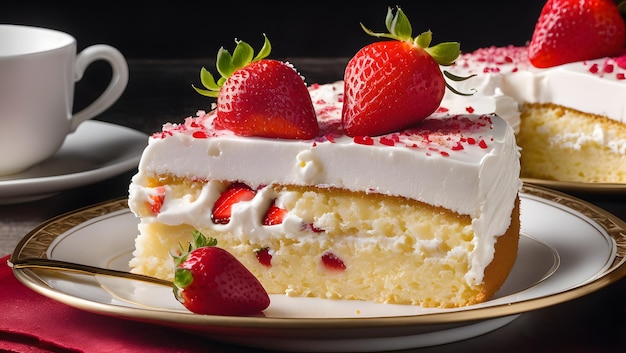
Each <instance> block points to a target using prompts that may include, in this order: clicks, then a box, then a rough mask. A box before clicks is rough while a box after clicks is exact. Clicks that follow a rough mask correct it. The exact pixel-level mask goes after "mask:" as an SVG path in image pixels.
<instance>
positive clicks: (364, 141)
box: [354, 136, 374, 146]
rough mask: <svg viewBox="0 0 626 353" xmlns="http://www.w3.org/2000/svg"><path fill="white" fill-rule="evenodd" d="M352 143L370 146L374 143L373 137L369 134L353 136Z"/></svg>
mask: <svg viewBox="0 0 626 353" xmlns="http://www.w3.org/2000/svg"><path fill="white" fill-rule="evenodd" d="M354 143H358V144H360V145H369V146H371V145H373V144H374V139H373V138H371V137H369V136H355V137H354Z"/></svg>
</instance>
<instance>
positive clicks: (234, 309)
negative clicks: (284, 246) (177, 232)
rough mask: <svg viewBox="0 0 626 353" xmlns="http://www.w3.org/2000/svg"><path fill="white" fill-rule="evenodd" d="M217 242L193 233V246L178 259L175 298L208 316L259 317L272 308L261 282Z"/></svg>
mask: <svg viewBox="0 0 626 353" xmlns="http://www.w3.org/2000/svg"><path fill="white" fill-rule="evenodd" d="M215 245H217V241H216V240H215V239H213V238H210V239H207V238H206V237H205V236H204V235H203V234H202V233H200V232H198V231H194V245H193V246H192V245H191V244H190V245H189V249H187V252H183V253H181V254H180V256H175V257H174V260H175V262H176V270H175V271H176V272H175V274H174V295H175V297H176V299H177V300H178V301H179V302H181V303H182V304H183V305H184V306H185V307H186V308H187V309H189V311H191V312H193V313H197V314H205V315H238V316H241V315H257V314H260V313H261V312H262V311H263V310H265V309H266V308H267V307H268V306H269V304H270V297H269V295H268V294H267V292H266V291H265V288H263V286H262V285H261V283H260V282H259V280H258V279H257V278H256V277H255V276H254V275H253V274H252V273H251V272H250V271H249V270H248V269H247V268H246V267H245V266H244V265H243V264H242V263H241V262H239V260H237V258H235V257H234V256H233V255H232V254H231V253H229V252H228V251H226V250H224V249H222V248H218V247H216V246H215Z"/></svg>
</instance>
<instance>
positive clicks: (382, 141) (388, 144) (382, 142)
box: [379, 136, 395, 146]
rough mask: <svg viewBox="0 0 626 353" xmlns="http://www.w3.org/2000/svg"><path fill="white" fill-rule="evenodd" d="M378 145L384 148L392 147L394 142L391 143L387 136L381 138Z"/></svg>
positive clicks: (391, 139)
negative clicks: (384, 146)
mask: <svg viewBox="0 0 626 353" xmlns="http://www.w3.org/2000/svg"><path fill="white" fill-rule="evenodd" d="M379 141H380V143H381V144H383V145H386V146H393V145H394V144H395V142H394V141H393V138H391V137H389V136H383V137H381V138H380V140H379Z"/></svg>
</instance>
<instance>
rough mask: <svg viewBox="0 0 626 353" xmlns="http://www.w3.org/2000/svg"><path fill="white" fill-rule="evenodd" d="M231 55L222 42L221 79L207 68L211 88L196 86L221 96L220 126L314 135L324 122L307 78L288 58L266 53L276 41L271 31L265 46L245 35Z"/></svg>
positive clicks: (246, 132) (262, 133) (252, 132)
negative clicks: (246, 39)
mask: <svg viewBox="0 0 626 353" xmlns="http://www.w3.org/2000/svg"><path fill="white" fill-rule="evenodd" d="M236 43H237V46H236V47H235V50H234V51H233V55H232V56H231V55H230V53H229V52H228V51H226V50H225V49H224V48H221V49H220V50H219V51H218V54H217V70H218V71H219V73H220V74H221V75H222V78H220V79H219V80H218V81H217V82H216V81H215V79H214V78H213V75H211V73H210V72H208V71H207V70H206V69H205V68H202V70H201V72H200V79H201V81H202V84H203V85H204V87H205V88H207V89H200V88H197V87H195V86H193V88H194V89H195V90H196V91H197V92H198V93H200V94H202V95H205V96H209V97H216V98H217V115H216V117H215V120H214V126H215V127H216V128H217V129H227V130H231V131H233V132H234V133H235V134H236V135H239V136H259V137H273V138H285V139H312V138H314V137H315V136H317V134H318V132H319V125H318V122H317V117H316V115H315V109H314V108H313V102H312V101H311V96H310V94H309V91H308V89H307V87H306V84H305V83H304V79H303V78H302V76H300V74H298V72H297V71H296V70H295V68H294V67H293V66H292V65H291V64H289V63H286V62H282V61H278V60H271V59H265V58H266V57H267V56H268V55H269V53H270V51H271V45H270V43H269V40H268V39H267V37H265V43H264V45H263V48H262V49H261V51H260V52H259V53H258V54H257V56H256V57H254V58H253V55H254V50H253V49H252V47H251V46H250V45H248V44H247V43H245V42H242V41H236Z"/></svg>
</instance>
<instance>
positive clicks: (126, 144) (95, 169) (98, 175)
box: [0, 120, 148, 204]
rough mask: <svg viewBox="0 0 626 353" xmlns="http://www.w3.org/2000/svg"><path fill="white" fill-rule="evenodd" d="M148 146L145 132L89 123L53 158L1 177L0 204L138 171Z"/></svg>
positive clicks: (71, 137)
mask: <svg viewBox="0 0 626 353" xmlns="http://www.w3.org/2000/svg"><path fill="white" fill-rule="evenodd" d="M147 143H148V136H147V135H146V134H144V133H142V132H139V131H136V130H133V129H130V128H127V127H124V126H120V125H115V124H110V123H105V122H101V121H95V120H90V121H86V122H84V123H82V124H81V125H80V126H79V127H78V129H77V130H76V132H74V133H73V134H71V135H69V136H68V137H67V139H66V140H65V143H64V144H63V146H62V147H61V149H60V150H59V151H58V152H57V153H56V154H55V155H54V156H52V158H50V159H48V160H46V161H45V162H43V163H41V164H38V165H36V166H34V167H32V168H30V169H28V170H26V171H23V172H21V173H17V174H13V175H7V176H0V204H11V203H18V202H27V201H32V200H37V199H41V198H44V197H48V196H51V195H52V194H55V193H57V192H60V191H62V190H66V189H70V188H75V187H79V186H83V185H87V184H90V183H94V182H98V181H101V180H104V179H107V178H110V177H112V176H115V175H118V174H121V173H123V172H125V171H128V170H130V169H132V168H137V165H138V164H139V159H140V158H141V153H142V152H143V149H144V148H145V146H146V145H147Z"/></svg>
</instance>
